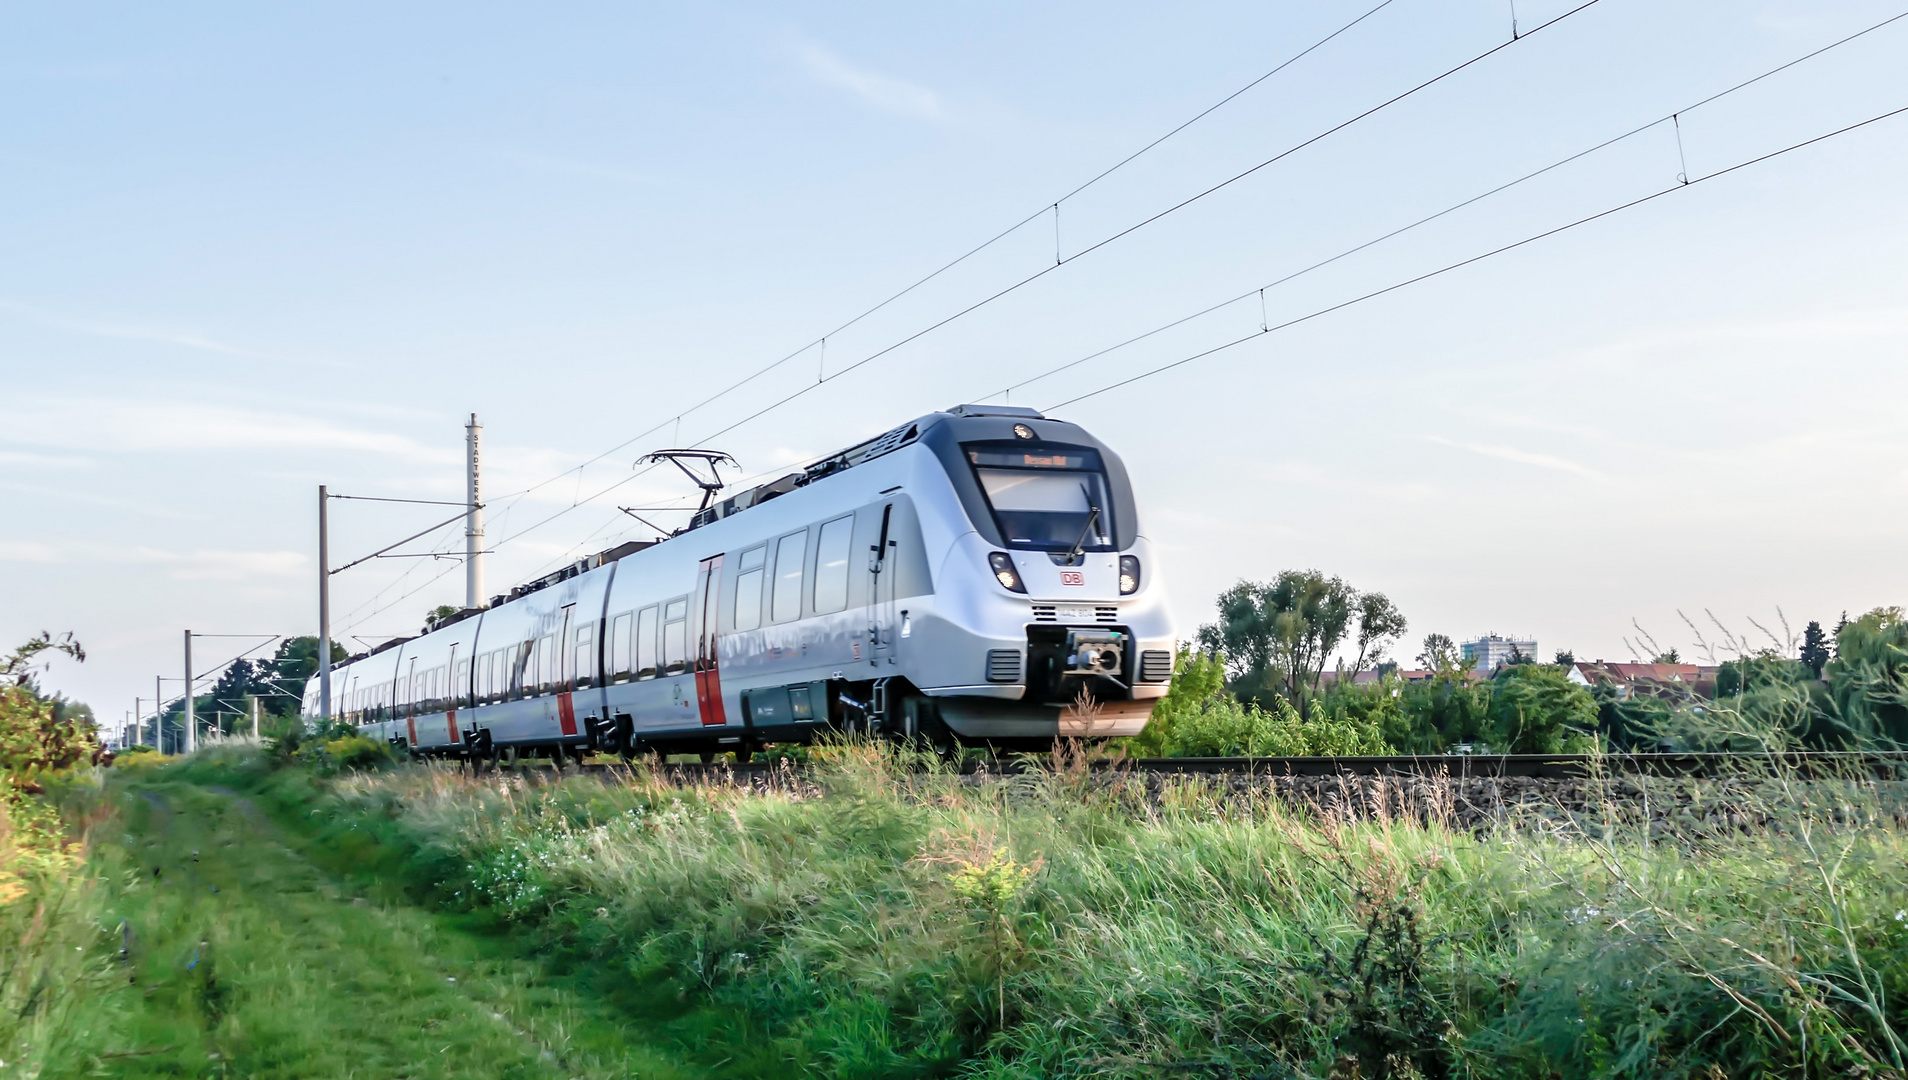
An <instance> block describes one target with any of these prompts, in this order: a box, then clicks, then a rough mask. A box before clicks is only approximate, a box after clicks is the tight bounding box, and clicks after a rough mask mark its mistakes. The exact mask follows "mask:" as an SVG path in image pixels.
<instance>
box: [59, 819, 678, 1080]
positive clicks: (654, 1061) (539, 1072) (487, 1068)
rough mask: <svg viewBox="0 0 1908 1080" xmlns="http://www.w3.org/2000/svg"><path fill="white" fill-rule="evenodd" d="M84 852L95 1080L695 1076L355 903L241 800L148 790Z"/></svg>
mask: <svg viewBox="0 0 1908 1080" xmlns="http://www.w3.org/2000/svg"><path fill="white" fill-rule="evenodd" d="M119 808H120V813H121V818H122V820H123V822H124V825H125V828H124V829H123V831H121V832H119V833H117V835H114V836H112V837H110V838H109V839H108V840H107V842H106V843H104V844H103V845H101V847H100V848H99V849H98V850H97V856H96V857H97V858H98V860H99V861H100V864H101V868H102V870H104V871H106V872H107V873H108V875H109V876H110V878H111V880H112V882H113V884H112V886H111V889H110V894H111V896H110V900H109V903H108V910H109V912H110V915H109V921H108V925H109V926H110V925H113V924H114V923H119V922H120V920H124V921H123V924H122V929H121V931H120V933H119V935H118V937H119V938H120V939H121V940H123V941H124V942H125V943H126V944H127V945H128V956H127V958H126V959H125V960H124V961H122V966H121V972H122V973H123V975H124V977H125V979H126V982H125V984H124V985H123V987H122V989H120V990H118V991H116V992H115V993H114V994H113V999H114V1000H112V1001H111V1002H110V1003H109V1004H110V1008H108V1009H106V1010H104V1011H102V1012H99V1013H97V1014H96V1015H95V1016H94V1017H93V1018H92V1020H91V1023H92V1025H93V1026H94V1027H95V1028H97V1030H96V1031H90V1032H88V1033H86V1035H85V1037H84V1041H85V1042H86V1043H88V1044H89V1045H90V1046H91V1047H92V1053H91V1054H90V1057H91V1058H92V1062H93V1069H92V1073H93V1075H108V1076H123V1077H147V1076H152V1077H157V1076H167V1077H178V1076H234V1077H259V1078H264V1077H274V1078H276V1077H353V1078H362V1080H373V1078H383V1077H393V1078H395V1077H406V1078H426V1077H445V1078H450V1077H456V1078H459V1080H470V1078H488V1077H500V1078H501V1077H510V1078H518V1077H521V1078H526V1080H528V1078H542V1077H556V1078H567V1077H611V1076H615V1077H626V1076H627V1077H654V1078H658V1080H665V1078H671V1080H673V1078H678V1077H692V1076H699V1075H701V1073H700V1071H699V1070H697V1069H695V1068H693V1067H691V1066H689V1065H687V1064H685V1063H683V1062H682V1061H680V1060H678V1059H675V1058H674V1057H673V1056H671V1055H670V1054H669V1053H668V1052H667V1051H663V1050H658V1049H656V1048H655V1047H652V1046H648V1045H644V1044H642V1043H641V1042H640V1041H639V1040H640V1035H639V1034H638V1033H637V1032H636V1031H634V1030H633V1029H631V1028H630V1027H629V1026H628V1025H627V1024H625V1023H623V1022H621V1021H620V1020H619V1018H618V1016H617V1015H616V1014H615V1012H614V1010H613V1008H612V1007H611V1006H609V1005H608V1004H607V1003H603V1002H599V1001H596V1000H593V999H592V998H591V997H590V996H589V995H587V994H582V993H578V992H577V991H576V990H575V989H573V988H571V987H568V986H566V985H565V984H564V982H563V981H562V980H561V979H559V978H556V977H553V976H551V975H550V973H549V972H547V971H546V970H545V969H544V968H543V967H542V966H541V965H539V964H537V963H536V962H534V961H533V960H528V959H524V958H521V957H512V956H510V955H508V954H507V952H506V951H505V950H504V949H503V947H502V944H501V943H499V942H497V941H494V940H492V939H487V938H485V937H482V936H480V935H477V934H473V933H470V932H467V931H464V930H461V929H459V928H458V927H457V926H456V925H454V924H453V923H452V922H451V921H450V920H448V919H447V918H445V917H442V916H439V915H435V914H432V913H429V912H425V911H421V910H418V909H416V908H413V907H410V906H406V905H401V904H400V905H393V904H387V903H380V902H378V901H376V900H371V899H367V898H365V897H361V896H353V895H351V894H350V893H349V891H347V889H346V888H344V887H343V886H342V885H341V883H340V882H339V880H338V879H337V878H336V877H335V876H333V875H332V874H330V873H328V872H327V871H325V870H324V869H323V868H321V867H320V866H318V865H317V864H315V863H314V862H312V861H311V860H310V859H308V858H307V857H305V856H304V855H303V854H301V853H300V852H299V851H298V850H296V849H295V847H294V846H293V845H291V844H288V843H287V838H286V836H285V835H284V834H283V833H282V832H281V831H280V830H279V829H278V827H277V826H275V825H274V824H273V823H272V822H271V821H270V820H269V819H268V818H267V816H266V815H265V814H264V813H263V812H261V811H260V810H259V809H258V808H257V807H256V806H254V805H252V804H251V803H249V802H247V801H246V800H245V799H244V798H242V797H240V796H238V795H236V794H234V793H231V792H229V791H223V790H219V789H206V788H202V787H193V786H191V785H187V784H176V785H164V786H159V787H155V788H149V789H147V790H145V791H141V792H140V793H138V795H136V796H132V797H125V798H122V799H120V800H119Z"/></svg>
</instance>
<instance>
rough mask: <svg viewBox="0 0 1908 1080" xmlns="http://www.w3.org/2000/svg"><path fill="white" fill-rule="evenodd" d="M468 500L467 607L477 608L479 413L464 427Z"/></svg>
mask: <svg viewBox="0 0 1908 1080" xmlns="http://www.w3.org/2000/svg"><path fill="white" fill-rule="evenodd" d="M464 446H465V449H466V451H467V453H466V454H465V462H464V469H465V479H466V481H467V484H466V492H465V494H466V499H465V501H466V502H467V503H468V505H469V506H470V509H469V510H468V511H467V512H466V513H465V515H464V606H465V607H467V608H474V607H478V606H481V605H482V604H483V602H484V505H483V501H484V482H483V472H482V470H481V468H480V464H481V457H482V454H483V448H484V426H483V425H482V424H479V423H478V422H477V414H476V413H471V414H470V423H468V424H466V425H465V426H464Z"/></svg>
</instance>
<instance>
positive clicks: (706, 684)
mask: <svg viewBox="0 0 1908 1080" xmlns="http://www.w3.org/2000/svg"><path fill="white" fill-rule="evenodd" d="M721 596H722V556H720V555H715V556H712V557H710V558H707V559H704V560H702V567H701V569H699V570H697V571H696V594H695V611H694V613H693V617H694V619H695V639H696V662H695V671H696V709H697V710H698V711H699V712H700V713H701V715H702V723H703V725H704V726H707V727H713V726H715V725H717V724H726V723H728V722H729V718H728V716H727V714H726V713H725V712H724V711H723V708H722V675H721V672H719V671H718V670H717V669H716V630H717V627H718V626H719V623H718V621H717V619H716V614H717V611H716V609H717V608H718V607H720V603H719V600H720V598H721Z"/></svg>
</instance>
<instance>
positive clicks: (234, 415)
mask: <svg viewBox="0 0 1908 1080" xmlns="http://www.w3.org/2000/svg"><path fill="white" fill-rule="evenodd" d="M19 404H20V408H19V410H18V412H17V414H16V416H15V417H14V420H13V422H12V423H10V424H9V425H8V426H7V428H6V430H5V431H4V432H0V438H4V439H5V440H7V441H8V442H12V443H15V444H24V445H27V446H39V447H53V448H59V449H83V450H94V451H98V450H118V451H154V450H159V451H167V450H268V449H282V450H318V449H322V450H341V451H358V452H362V453H371V454H382V455H386V456H390V457H397V458H402V459H406V460H411V461H423V462H431V463H434V464H445V463H454V462H458V461H461V460H462V459H463V455H462V454H461V452H460V451H458V450H456V449H452V448H450V447H434V446H426V445H424V444H422V443H419V442H417V441H416V440H414V439H410V438H407V437H405V436H403V435H396V434H392V433H390V432H387V431H367V430H364V429H361V428H351V427H344V426H342V425H339V424H335V423H332V422H331V421H329V420H323V419H319V418H317V417H313V416H302V415H298V414H296V413H284V412H271V411H265V410H256V409H243V408H234V407H230V406H222V405H208V404H204V403H201V402H181V401H171V402H168V401H145V400H142V401H129V400H124V399H117V398H59V397H32V398H28V399H25V400H22V401H21V402H20V403H19Z"/></svg>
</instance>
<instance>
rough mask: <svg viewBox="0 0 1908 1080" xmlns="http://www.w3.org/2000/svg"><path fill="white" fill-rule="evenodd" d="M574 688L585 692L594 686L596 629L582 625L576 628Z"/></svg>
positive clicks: (573, 669)
mask: <svg viewBox="0 0 1908 1080" xmlns="http://www.w3.org/2000/svg"><path fill="white" fill-rule="evenodd" d="M574 652H575V654H576V667H574V668H572V669H571V670H572V671H574V672H576V688H577V689H578V690H587V689H589V688H590V687H592V686H595V685H596V627H594V626H589V625H584V626H579V627H577V628H576V648H575V650H574Z"/></svg>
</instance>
